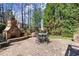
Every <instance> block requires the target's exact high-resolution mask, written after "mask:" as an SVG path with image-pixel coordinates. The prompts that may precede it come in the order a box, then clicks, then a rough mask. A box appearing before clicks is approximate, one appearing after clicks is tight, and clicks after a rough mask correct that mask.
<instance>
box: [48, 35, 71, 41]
mask: <svg viewBox="0 0 79 59" xmlns="http://www.w3.org/2000/svg"><path fill="white" fill-rule="evenodd" d="M48 38H49V39H50V41H52V40H72V38H70V37H62V36H53V35H49V37H48Z"/></svg>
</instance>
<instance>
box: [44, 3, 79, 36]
mask: <svg viewBox="0 0 79 59" xmlns="http://www.w3.org/2000/svg"><path fill="white" fill-rule="evenodd" d="M44 13H45V14H44V20H45V22H44V24H45V27H46V28H47V30H48V32H49V33H50V34H53V35H62V36H69V37H70V36H72V35H73V33H74V32H75V29H76V28H78V27H79V4H74V3H73V4H67V3H66V4H57V3H55V4H54V3H53V4H52V3H48V4H47V6H46V9H45V10H44Z"/></svg>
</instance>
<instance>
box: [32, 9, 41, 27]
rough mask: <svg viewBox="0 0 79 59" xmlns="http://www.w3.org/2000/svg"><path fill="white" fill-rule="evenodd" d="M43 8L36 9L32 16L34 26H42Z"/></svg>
mask: <svg viewBox="0 0 79 59" xmlns="http://www.w3.org/2000/svg"><path fill="white" fill-rule="evenodd" d="M41 18H42V16H41V9H40V8H38V9H35V10H34V12H33V18H32V27H35V28H38V27H40V21H41Z"/></svg>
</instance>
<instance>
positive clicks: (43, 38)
mask: <svg viewBox="0 0 79 59" xmlns="http://www.w3.org/2000/svg"><path fill="white" fill-rule="evenodd" d="M38 41H39V42H40V43H43V42H49V39H48V33H47V32H39V33H38Z"/></svg>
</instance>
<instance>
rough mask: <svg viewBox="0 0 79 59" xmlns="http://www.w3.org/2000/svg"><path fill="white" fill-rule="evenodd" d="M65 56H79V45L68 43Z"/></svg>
mask: <svg viewBox="0 0 79 59" xmlns="http://www.w3.org/2000/svg"><path fill="white" fill-rule="evenodd" d="M65 56H79V46H75V45H68V48H67V50H66V53H65Z"/></svg>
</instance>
